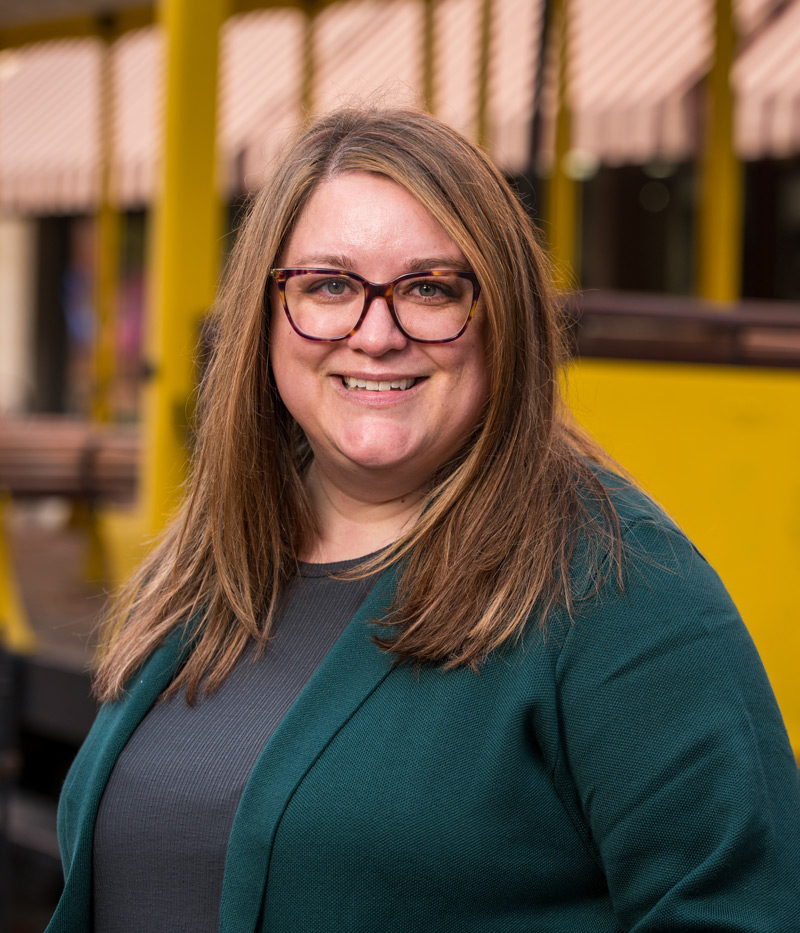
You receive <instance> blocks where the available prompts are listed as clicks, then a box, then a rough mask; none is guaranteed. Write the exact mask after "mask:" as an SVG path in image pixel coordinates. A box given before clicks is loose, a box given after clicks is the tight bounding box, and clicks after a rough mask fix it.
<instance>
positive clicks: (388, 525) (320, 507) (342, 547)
mask: <svg viewBox="0 0 800 933" xmlns="http://www.w3.org/2000/svg"><path fill="white" fill-rule="evenodd" d="M306 490H307V492H308V495H309V497H310V499H311V503H312V505H313V507H314V511H315V513H316V516H317V523H318V525H319V535H318V537H317V538H316V540H315V541H314V542H313V543H312V544H311V546H310V547H308V548H306V549H305V550H304V552H303V554H302V555H301V556H302V559H303V560H306V561H309V562H311V563H328V562H332V561H339V560H350V559H351V558H356V557H364V556H365V555H366V554H371V553H373V552H374V551H379V550H380V549H381V548H384V547H387V546H388V545H390V544H392V543H393V542H394V541H396V540H397V539H398V538H399V537H400V536H401V535H402V534H403V533H404V532H406V531H407V530H408V529H409V528H410V527H411V526H412V525H413V524H414V522H415V521H416V519H417V518H418V517H419V514H420V512H421V511H422V506H423V500H424V495H425V493H424V490H420V489H416V490H413V491H407V492H399V491H397V490H394V491H391V492H390V491H389V490H388V489H387V490H382V489H380V488H377V489H371V490H370V491H369V492H370V495H365V492H364V489H363V488H359V487H358V486H357V485H354V486H350V485H349V484H348V485H345V484H342V483H341V482H337V481H336V480H335V478H334V477H331V476H327V475H326V474H325V473H324V472H323V471H322V470H320V469H319V468H318V467H317V464H316V462H315V463H312V464H311V467H310V468H309V470H308V473H307V475H306Z"/></svg>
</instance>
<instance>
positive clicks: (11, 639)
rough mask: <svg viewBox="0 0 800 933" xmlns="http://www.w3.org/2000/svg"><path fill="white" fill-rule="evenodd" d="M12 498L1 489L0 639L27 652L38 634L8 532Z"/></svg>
mask: <svg viewBox="0 0 800 933" xmlns="http://www.w3.org/2000/svg"><path fill="white" fill-rule="evenodd" d="M10 502H11V497H10V496H9V495H8V493H7V492H5V490H2V489H0V640H1V641H2V643H3V647H5V648H7V649H8V650H9V651H14V652H17V653H19V654H23V653H27V652H29V651H33V649H34V648H35V647H36V636H35V635H34V633H33V630H32V629H31V627H30V624H29V622H28V617H27V615H26V613H25V607H24V605H23V602H22V596H21V594H20V592H19V587H18V586H17V578H16V573H15V570H14V563H13V561H12V559H11V548H10V547H9V544H8V538H7V535H6V514H7V511H8V505H9V504H10Z"/></svg>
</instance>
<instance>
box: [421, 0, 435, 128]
mask: <svg viewBox="0 0 800 933" xmlns="http://www.w3.org/2000/svg"><path fill="white" fill-rule="evenodd" d="M435 20H436V0H422V103H423V106H424V107H425V109H426V110H427V111H428V113H435V112H436V111H435V96H434V95H435V94H436V89H435V87H434V77H435V76H434V67H435V62H436V59H435V55H436V44H435V39H434V27H435Z"/></svg>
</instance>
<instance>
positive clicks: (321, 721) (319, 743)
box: [220, 568, 396, 933]
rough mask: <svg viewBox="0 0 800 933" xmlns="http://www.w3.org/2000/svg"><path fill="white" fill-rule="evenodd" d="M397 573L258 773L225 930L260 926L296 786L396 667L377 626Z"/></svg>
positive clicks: (223, 914)
mask: <svg viewBox="0 0 800 933" xmlns="http://www.w3.org/2000/svg"><path fill="white" fill-rule="evenodd" d="M395 575H396V570H395V569H394V568H391V569H389V570H388V571H386V572H385V573H384V574H383V575H382V576H381V577H380V579H379V580H378V581H377V583H376V584H375V586H374V587H373V589H372V591H371V593H370V595H369V596H368V597H367V599H366V600H365V601H364V604H363V605H362V606H361V608H360V609H359V611H358V612H357V613H356V615H355V616H354V617H353V618H352V619H351V620H350V622H349V623H348V625H347V627H346V628H345V630H344V632H343V633H342V634H341V636H340V637H339V639H338V640H337V642H336V644H335V645H334V646H333V648H332V649H331V651H330V652H329V654H328V655H327V657H326V658H325V660H324V661H323V662H322V664H321V665H320V666H319V668H318V669H317V671H316V672H315V674H314V675H313V677H312V678H311V679H310V680H309V682H308V683H307V684H306V686H305V688H304V689H303V691H302V692H301V694H300V696H299V697H298V698H297V700H296V701H295V703H294V704H293V705H292V707H291V709H290V710H289V712H288V713H287V714H286V716H285V717H284V719H283V720H282V722H281V724H280V725H279V726H278V728H277V729H276V730H275V733H274V734H273V736H272V738H271V739H270V740H269V742H268V743H267V745H266V746H265V748H264V751H263V752H262V753H261V756H260V757H259V759H258V761H257V762H256V764H255V767H254V768H253V771H252V772H251V775H250V779H249V781H248V783H247V786H246V787H245V790H244V794H243V795H242V799H241V801H240V803H239V808H238V810H237V811H236V817H235V819H234V823H233V827H232V830H231V835H230V839H229V842H228V855H227V860H226V864H225V879H224V882H223V889H222V906H221V911H220V918H221V922H220V933H252V931H253V930H255V929H256V928H257V925H258V919H259V914H260V912H261V905H262V901H263V898H264V891H265V887H266V884H267V875H268V873H269V862H270V857H271V853H272V846H273V843H274V839H275V833H276V831H277V828H278V824H279V822H280V820H281V817H282V815H283V813H284V811H285V809H286V807H287V806H288V804H289V801H290V799H291V797H292V794H293V793H294V790H295V788H296V787H297V786H298V784H299V783H300V782H301V781H302V780H303V778H304V777H305V775H306V774H307V773H308V771H309V770H310V769H311V768H312V767H313V765H314V763H315V761H316V760H317V759H318V758H319V756H320V755H321V754H322V752H323V751H324V750H325V748H326V746H327V745H328V744H329V743H330V741H331V740H332V739H333V738H334V736H335V735H336V733H337V732H338V731H339V730H340V729H341V728H342V727H343V726H344V725H345V723H346V722H347V721H348V720H349V719H350V717H351V716H352V715H353V714H354V713H355V712H356V710H357V709H358V708H359V707H360V706H361V705H362V704H363V703H364V702H365V700H366V699H367V698H368V697H369V696H370V694H371V693H372V692H373V691H374V690H375V689H376V688H377V687H378V685H379V684H380V683H381V682H382V681H383V680H384V679H385V678H386V677H387V676H388V674H389V673H390V672H391V670H392V668H393V667H394V666H395V659H394V657H393V655H391V654H389V653H387V652H385V651H381V650H380V649H379V648H378V647H377V646H376V645H375V644H374V642H373V640H372V637H373V635H375V634H376V632H377V631H378V630H377V628H376V626H375V625H373V624H370V623H371V620H374V619H380V618H381V617H383V616H385V614H386V613H387V611H388V609H389V608H390V606H391V604H392V602H393V597H394V592H395ZM385 632H386V630H385V629H383V630H382V633H385Z"/></svg>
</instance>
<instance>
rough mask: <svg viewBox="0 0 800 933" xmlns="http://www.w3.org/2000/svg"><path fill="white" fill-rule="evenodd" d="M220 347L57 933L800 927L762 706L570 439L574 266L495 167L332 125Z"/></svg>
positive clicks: (124, 634) (403, 139) (238, 269)
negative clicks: (569, 309)
mask: <svg viewBox="0 0 800 933" xmlns="http://www.w3.org/2000/svg"><path fill="white" fill-rule="evenodd" d="M215 313H216V319H217V328H216V333H217V335H218V342H217V345H216V346H215V351H214V358H213V361H212V364H211V366H210V369H209V372H208V376H207V378H206V381H205V383H204V385H203V386H202V387H201V404H200V411H199V421H198V444H197V451H196V462H195V465H194V473H193V477H192V481H191V484H190V487H189V489H188V493H187V499H186V503H185V506H184V509H183V511H182V513H181V514H180V516H179V517H178V519H177V521H176V522H175V524H174V526H173V527H172V528H171V529H170V530H169V531H168V532H167V533H166V535H165V537H164V539H163V540H162V542H161V543H160V545H159V547H158V548H157V549H156V550H155V552H154V553H153V555H152V556H151V557H150V558H149V559H148V561H147V562H146V563H145V565H144V566H143V567H142V568H141V570H140V571H139V573H138V574H137V575H136V577H135V578H134V579H133V581H132V582H131V584H130V585H129V587H128V589H127V591H126V594H125V595H124V597H123V599H122V600H121V601H120V602H119V604H118V606H117V610H116V615H115V616H114V617H113V618H112V619H110V620H109V633H110V636H111V637H110V645H109V650H108V652H107V654H106V656H105V659H104V661H103V663H102V665H101V667H100V669H99V671H98V672H97V679H96V689H97V692H98V695H99V696H100V697H101V699H102V700H103V701H104V705H103V708H102V711H101V713H100V715H99V717H98V720H97V723H96V724H95V727H94V728H93V730H92V732H91V734H90V736H89V738H88V740H87V742H86V744H85V745H84V747H83V749H82V750H81V752H80V754H79V756H78V758H77V760H76V762H75V764H74V766H73V768H72V771H71V772H70V775H69V777H68V779H67V782H66V784H65V787H64V793H63V797H62V803H61V808H60V816H59V830H60V841H61V846H62V853H63V858H64V866H65V872H66V883H65V889H64V895H63V897H62V900H61V902H60V904H59V907H58V910H57V912H56V914H55V916H54V918H53V920H52V923H51V925H50V927H49V931H50V933H55V931H70V933H77V931H85V930H87V929H93V930H94V931H95V933H107V931H114V933H116V931H122V930H125V931H129V930H134V929H143V930H178V929H186V930H192V931H193V933H197V931H211V930H218V929H219V930H225V931H253V930H258V931H263V933H266V931H269V933H289V931H292V933H294V931H297V933H300V931H303V933H307V931H330V933H334V931H336V933H338V931H341V930H347V931H354V933H385V931H398V933H400V931H408V930H425V931H442V933H449V931H458V933H463V931H474V933H495V931H496V933H501V931H503V933H505V931H510V930H533V929H541V930H548V931H554V933H561V931H563V933H574V931H576V930H592V931H593V933H604V931H608V933H612V931H613V933H618V931H620V930H630V931H636V933H663V931H667V930H670V931H672V930H689V929H691V930H698V931H700V930H708V931H712V930H713V931H718V933H719V931H730V933H733V931H736V933H756V931H764V933H766V931H778V930H780V931H784V930H788V929H791V928H793V925H794V924H795V922H796V918H797V916H798V905H799V904H800V880H799V879H800V789H798V774H797V768H796V766H795V763H794V761H793V758H792V755H791V752H790V749H789V744H788V739H787V737H786V733H785V730H784V728H783V724H782V722H781V718H780V713H779V712H778V709H777V706H776V704H775V701H774V698H773V696H772V693H771V690H770V687H769V683H768V682H767V679H766V676H765V674H764V671H763V668H762V667H761V664H760V661H759V659H758V656H757V654H756V652H755V649H754V647H753V645H752V642H751V641H750V639H749V637H748V635H747V631H746V629H745V627H744V625H743V623H742V621H741V619H740V618H739V616H738V614H737V612H736V609H735V607H734V606H733V605H732V604H731V602H730V600H729V598H728V596H727V594H726V592H725V590H724V588H723V587H722V584H721V583H720V581H719V579H718V578H717V576H716V575H715V573H714V571H713V570H712V569H711V568H710V567H709V566H708V564H707V563H706V562H705V561H704V560H703V558H702V557H701V555H700V554H699V553H698V552H697V551H696V550H695V549H694V548H693V547H692V545H691V544H690V543H689V542H688V541H687V540H686V538H685V536H684V535H683V534H682V533H681V532H680V530H679V529H678V528H676V526H675V525H674V524H673V523H672V522H671V521H670V520H669V519H668V518H667V517H666V516H665V515H664V514H663V512H661V510H660V509H659V508H658V507H657V506H656V505H655V504H654V503H653V502H651V501H650V500H649V499H647V497H645V496H644V495H643V494H641V493H640V492H639V491H637V490H636V489H635V487H634V486H633V485H632V483H631V481H630V480H629V479H627V478H626V477H624V476H623V475H622V474H621V471H620V470H619V469H618V468H615V467H614V465H613V464H610V463H609V462H608V459H607V458H606V457H605V456H604V455H603V453H602V451H601V450H600V449H599V448H598V447H597V446H596V445H595V444H594V443H593V442H592V441H591V440H590V439H589V438H588V437H586V436H584V435H583V434H582V433H581V432H580V431H578V430H577V428H576V427H575V426H574V425H573V423H572V422H571V420H570V418H569V415H568V413H567V412H566V411H565V409H564V407H563V405H562V403H561V400H560V397H559V392H558V386H559V377H560V367H561V364H562V361H563V353H562V337H561V323H560V318H559V314H558V311H557V308H556V305H555V303H554V301H553V300H552V297H551V291H550V285H549V278H548V272H547V262H546V259H545V257H544V256H543V254H542V251H541V249H540V247H539V245H538V241H537V237H536V234H535V232H534V230H533V229H532V227H531V224H530V221H529V219H528V216H527V214H526V212H525V210H524V208H523V206H522V205H521V204H520V202H519V201H518V199H517V197H516V196H515V194H514V193H513V192H512V191H511V189H510V188H509V186H508V185H507V183H506V182H505V181H504V179H503V178H502V176H501V175H500V174H499V173H498V172H497V170H496V169H495V168H494V167H493V166H492V165H491V163H490V162H489V161H488V160H487V158H486V157H485V156H484V154H483V153H481V152H480V151H479V150H478V149H476V148H475V147H473V146H472V145H471V144H470V143H468V142H467V141H466V140H464V139H463V138H462V137H461V136H459V135H458V134H457V133H455V132H454V131H453V130H452V129H450V128H449V127H447V126H445V125H443V124H442V123H440V122H438V121H436V120H435V119H433V118H432V117H430V116H429V115H426V114H422V113H417V112H411V111H377V112H374V111H360V110H347V111H341V112H337V113H334V114H331V115H329V116H326V117H324V118H322V119H320V120H319V121H318V122H316V123H314V124H313V125H312V126H311V127H310V128H309V129H308V130H307V131H306V132H305V133H304V134H303V135H302V136H301V137H300V138H299V139H298V141H297V142H296V143H295V145H294V146H293V147H292V148H291V149H290V150H289V152H288V153H287V154H286V157H285V159H284V161H283V162H282V163H281V165H280V166H279V167H278V169H277V170H276V172H275V173H274V175H273V176H272V178H271V179H270V180H269V181H268V183H267V184H266V186H265V187H264V189H263V191H262V192H261V193H260V194H259V196H258V197H257V198H256V200H255V202H254V204H253V206H252V209H251V212H250V215H249V217H248V219H247V222H246V223H245V225H244V228H243V230H242V232H241V234H240V237H239V240H238V242H237V246H236V249H235V252H234V255H233V257H232V261H231V263H230V267H229V271H228V275H227V279H226V282H225V284H224V287H223V289H222V291H221V294H220V298H219V302H218V307H217V309H216V312H215Z"/></svg>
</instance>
